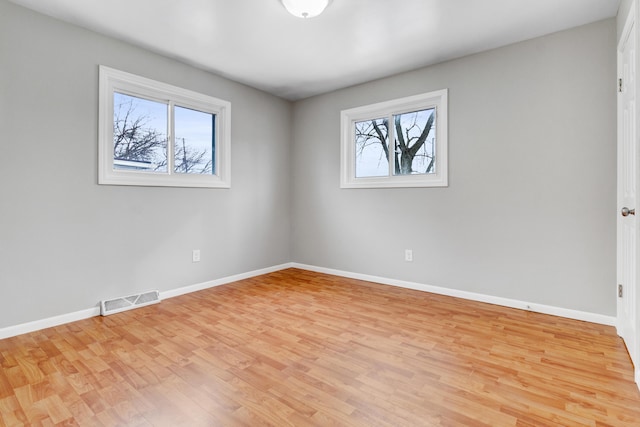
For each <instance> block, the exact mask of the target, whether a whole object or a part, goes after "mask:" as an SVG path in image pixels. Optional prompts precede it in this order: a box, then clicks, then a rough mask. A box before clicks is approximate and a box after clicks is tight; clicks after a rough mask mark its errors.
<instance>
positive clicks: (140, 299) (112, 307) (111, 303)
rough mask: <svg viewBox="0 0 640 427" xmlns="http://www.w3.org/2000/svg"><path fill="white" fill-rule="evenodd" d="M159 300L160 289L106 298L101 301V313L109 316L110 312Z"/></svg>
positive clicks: (142, 305) (117, 311) (154, 302)
mask: <svg viewBox="0 0 640 427" xmlns="http://www.w3.org/2000/svg"><path fill="white" fill-rule="evenodd" d="M158 302H160V293H159V292H158V291H149V292H144V293H141V294H136V295H130V296H128V297H120V298H114V299H106V300H102V301H100V314H101V315H103V316H107V315H109V314H114V313H120V312H121V311H125V310H131V309H134V308H138V307H144V306H145V305H150V304H156V303H158Z"/></svg>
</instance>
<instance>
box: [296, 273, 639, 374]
mask: <svg viewBox="0 0 640 427" xmlns="http://www.w3.org/2000/svg"><path fill="white" fill-rule="evenodd" d="M291 266H292V267H294V268H300V269H303V270H309V271H315V272H318V273H325V274H333V275H335V276H342V277H349V278H351V279H358V280H366V281H368V282H376V283H382V284H384V285H391V286H398V287H401V288H408V289H416V290H419V291H425V292H431V293H434V294H440V295H447V296H451V297H456V298H462V299H467V300H472V301H478V302H485V303H489V304H495V305H501V306H504V307H511V308H518V309H521V310H528V311H533V312H536V313H543V314H551V315H553V316H559V317H566V318H568V319H575V320H583V321H585V322H591V323H599V324H602V325H607V326H615V325H616V318H615V317H612V316H605V315H602V314H596V313H589V312H585V311H578V310H572V309H569V308H562V307H555V306H551V305H544V304H537V303H532V302H526V301H520V300H514V299H509V298H501V297H496V296H491V295H485V294H478V293H474V292H467V291H461V290H458V289H450V288H443V287H439V286H432V285H424V284H421V283H415V282H407V281H403V280H396V279H389V278H386V277H378V276H371V275H368V274H360V273H352V272H349V271H342V270H334V269H332V268H324V267H316V266H314V265H307V264H299V263H295V262H294V263H292V265H291ZM638 384H640V383H638Z"/></svg>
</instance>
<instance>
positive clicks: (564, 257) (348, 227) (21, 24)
mask: <svg viewBox="0 0 640 427" xmlns="http://www.w3.org/2000/svg"><path fill="white" fill-rule="evenodd" d="M615 38H616V28H615V20H613V19H611V20H607V21H603V22H599V23H595V24H592V25H588V26H585V27H581V28H577V29H573V30H570V31H566V32H563V33H558V34H554V35H551V36H547V37H544V38H540V39H535V40H531V41H528V42H524V43H520V44H517V45H512V46H509V47H506V48H501V49H497V50H493V51H490V52H486V53H482V54H478V55H474V56H470V57H467V58H463V59H460V60H456V61H451V62H447V63H444V64H440V65H437V66H433V67H428V68H424V69H420V70H417V71H414V72H411V73H406V74H403V75H399V76H395V77H391V78H388V79H383V80H379V81H376V82H372V83H368V84H365V85H361V86H357V87H353V88H348V89H344V90H341V91H337V92H334V93H330V94H326V95H322V96H318V97H314V98H310V99H307V100H304V101H299V102H297V103H295V104H293V105H292V104H290V103H288V102H287V101H283V100H281V99H279V98H276V97H273V96H270V95H267V94H265V93H263V92H260V91H257V90H254V89H251V88H248V87H246V86H243V85H240V84H237V83H234V82H231V81H229V80H226V79H223V78H221V77H218V76H214V75H212V74H209V73H206V72H204V71H202V70H199V69H196V68H193V67H190V66H188V65H185V64H181V63H179V62H177V61H174V60H171V59H168V58H165V57H162V56H159V55H155V54H153V53H150V52H148V51H146V50H143V49H139V48H136V47H133V46H131V45H128V44H126V43H122V42H119V41H116V40H113V39H111V38H107V37H103V36H100V35H97V34H95V33H92V32H89V31H85V30H82V29H80V28H77V27H75V26H71V25H67V24H64V23H62V22H60V21H56V20H53V19H50V18H47V17H45V16H43V15H39V14H37V13H34V12H31V11H28V10H26V9H23V8H21V7H18V6H15V5H13V4H11V3H8V2H7V1H6V0H0V129H1V130H2V133H1V135H2V136H1V139H0V148H1V149H2V150H1V151H0V153H2V154H1V155H2V157H1V158H2V167H1V168H0V292H1V294H0V328H1V327H6V326H11V325H16V324H20V323H24V322H28V321H32V320H38V319H43V318H47V317H50V316H55V315H59V314H65V313H69V312H74V311H77V310H82V309H85V308H88V307H92V306H94V305H96V303H97V302H98V301H99V300H100V299H103V298H109V297H114V296H119V295H123V294H128V293H133V292H138V291H142V290H146V289H160V290H170V289H175V288H178V287H181V286H188V285H192V284H196V283H201V282H205V281H208V280H212V279H216V278H220V277H225V276H229V275H232V274H237V273H243V272H248V271H251V270H255V269H259V268H263V267H268V266H273V265H278V264H281V263H284V262H288V261H296V262H301V263H306V264H311V265H316V266H320V267H327V268H334V269H341V270H346V271H351V272H357V273H364V274H372V275H378V276H384V277H389V278H394V279H400V280H409V281H415V282H420V283H425V284H430V285H436V286H443V287H449V288H455V289H460V290H466V291H471V292H479V293H484V294H489V295H495V296H501V297H505V298H515V299H521V300H527V301H531V302H537V303H541V304H550V305H555V306H559V307H565V308H572V309H577V310H584V311H588V312H593V313H600V314H605V315H614V314H615V296H614V291H613V289H614V284H615V92H614V91H613V90H612V83H611V82H612V81H615ZM212 54H213V53H212ZM98 64H104V65H107V66H110V67H113V68H117V69H121V70H124V71H128V72H132V73H135V74H139V75H142V76H145V77H149V78H153V79H156V80H159V81H163V82H167V83H170V84H173V85H177V86H181V87H185V88H187V89H192V90H196V91H199V92H202V93H206V94H209V95H212V96H215V97H219V98H223V99H226V100H229V101H231V103H232V188H231V189H230V190H216V189H213V190H212V189H181V188H142V187H117V186H99V185H97V82H98ZM445 87H446V88H449V90H450V92H449V105H450V107H449V120H450V121H449V137H450V165H449V167H450V176H449V183H450V185H449V187H448V188H438V189H428V188H427V189H384V190H382V189H381V190H376V189H371V190H340V189H339V170H338V166H339V146H340V142H339V112H340V110H342V109H345V108H350V107H354V106H359V105H363V104H368V103H373V102H378V101H383V100H388V99H392V98H397V97H401V96H406V95H412V94H416V93H421V92H426V91H430V90H435V89H441V88H445ZM405 248H410V249H413V251H414V262H413V263H405V262H404V261H403V251H404V249H405ZM192 249H201V251H202V261H201V262H200V263H198V264H193V263H191V250H192Z"/></svg>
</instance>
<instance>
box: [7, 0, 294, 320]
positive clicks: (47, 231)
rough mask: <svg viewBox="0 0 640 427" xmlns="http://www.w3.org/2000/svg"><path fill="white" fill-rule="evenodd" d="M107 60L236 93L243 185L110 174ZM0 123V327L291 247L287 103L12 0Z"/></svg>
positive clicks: (185, 280) (238, 179)
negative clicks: (102, 123)
mask: <svg viewBox="0 0 640 427" xmlns="http://www.w3.org/2000/svg"><path fill="white" fill-rule="evenodd" d="M212 54H215V52H212ZM99 64H104V65H107V66H110V67H113V68H117V69H120V70H124V71H128V72H132V73H135V74H139V75H142V76H144V77H148V78H152V79H156V80H159V81H162V82H166V83H169V84H173V85H177V86H180V87H184V88H187V89H191V90H196V91H199V92H202V93H205V94H209V95H212V96H215V97H219V98H222V99H226V100H228V101H230V102H231V104H232V129H231V132H232V188H231V189H230V190H221V189H189V188H152V187H148V188H143V187H118V186H99V185H97V147H98V142H97V127H98V126H97V119H98V111H97V108H98V99H97V95H98V65H99ZM0 129H1V131H2V133H1V136H0V138H1V139H0V147H1V150H0V153H1V154H0V156H1V159H2V166H1V167H0V328H1V327H6V326H10V325H16V324H20V323H24V322H28V321H32V320H38V319H43V318H47V317H51V316H55V315H59V314H65V313H69V312H74V311H77V310H82V309H86V308H89V307H93V306H95V305H96V304H97V302H98V301H99V300H101V299H104V298H109V297H115V296H121V295H125V294H129V293H134V292H139V291H142V290H146V289H160V290H161V291H162V290H169V289H175V288H179V287H182V286H188V285H193V284H197V283H201V282H205V281H208V280H212V279H216V278H220V277H225V276H229V275H233V274H237V273H244V272H248V271H252V270H255V269H259V268H264V267H269V266H274V265H278V264H281V263H284V262H288V261H290V259H291V255H290V191H289V190H290V182H289V179H290V178H289V177H290V170H289V169H290V166H289V165H290V155H289V153H290V144H291V141H290V130H291V104H290V103H289V102H287V101H284V100H282V99H279V98H276V97H273V96H271V95H268V94H265V93H263V92H260V91H257V90H255V89H252V88H248V87H246V86H243V85H240V84H237V83H234V82H231V81H229V80H226V79H223V78H220V77H217V76H214V75H211V74H209V73H206V72H204V71H201V70H198V69H195V68H193V67H190V66H187V65H184V64H181V63H179V62H177V61H174V60H171V59H167V58H165V57H162V56H159V55H155V54H153V53H150V52H148V51H145V50H142V49H139V48H136V47H133V46H131V45H128V44H125V43H121V42H118V41H115V40H113V39H110V38H107V37H103V36H100V35H97V34H95V33H92V32H89V31H85V30H83V29H80V28H78V27H75V26H72V25H67V24H65V23H62V22H60V21H56V20H53V19H50V18H48V17H45V16H43V15H40V14H36V13H34V12H31V11H28V10H27V9H23V8H21V7H18V6H16V5H13V4H11V3H8V2H6V1H5V0H0ZM192 249H200V250H201V251H202V261H201V262H200V263H198V264H194V263H192V262H191V250H192Z"/></svg>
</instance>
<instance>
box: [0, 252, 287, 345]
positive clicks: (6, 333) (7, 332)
mask: <svg viewBox="0 0 640 427" xmlns="http://www.w3.org/2000/svg"><path fill="white" fill-rule="evenodd" d="M292 266H293V264H291V263H287V264H280V265H276V266H273V267H267V268H263V269H260V270H254V271H250V272H248V273H241V274H236V275H234V276H228V277H223V278H221V279H216V280H211V281H209V282H204V283H198V284H195V285H191V286H185V287H182V288H177V289H172V290H169V291H164V292H160V299H168V298H172V297H176V296H178V295H183V294H187V293H190V292H196V291H200V290H203V289H207V288H212V287H214V286H220V285H224V284H226V283H231V282H237V281H238V280H242V279H248V278H251V277H255V276H260V275H262V274H267V273H273V272H274V271H279V270H284V269H285V268H290V267H292ZM99 315H100V307H99V306H97V305H96V307H92V308H87V309H85V310H80V311H76V312H74V313H67V314H62V315H60V316H54V317H49V318H46V319H41V320H34V321H33V322H27V323H22V324H20V325H15V326H7V327H5V328H0V339H4V338H10V337H15V336H17V335H22V334H27V333H29V332H35V331H39V330H41V329H46V328H52V327H54V326H58V325H62V324H65V323H71V322H75V321H78V320H84V319H88V318H90V317H94V316H99Z"/></svg>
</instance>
